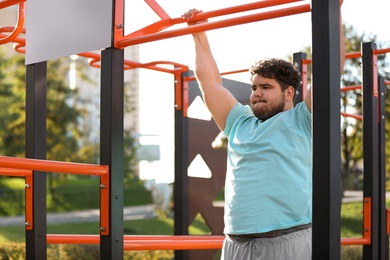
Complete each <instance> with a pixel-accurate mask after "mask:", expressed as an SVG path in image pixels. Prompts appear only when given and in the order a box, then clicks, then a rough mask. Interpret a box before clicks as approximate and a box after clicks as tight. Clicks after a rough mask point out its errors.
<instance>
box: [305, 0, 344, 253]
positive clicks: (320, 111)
mask: <svg viewBox="0 0 390 260" xmlns="http://www.w3.org/2000/svg"><path fill="white" fill-rule="evenodd" d="M339 5H340V3H339V0H313V1H312V33H313V39H312V42H313V45H312V48H313V63H312V66H313V67H312V69H313V90H312V91H313V234H312V236H313V237H312V241H313V245H312V248H313V259H331V260H336V259H340V222H341V220H340V211H341V198H340V197H341V180H340V174H341V153H340V144H341V140H340V138H341V133H340V96H341V94H340V17H339V16H340V6H339Z"/></svg>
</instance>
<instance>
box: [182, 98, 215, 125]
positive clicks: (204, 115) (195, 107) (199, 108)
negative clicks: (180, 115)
mask: <svg viewBox="0 0 390 260" xmlns="http://www.w3.org/2000/svg"><path fill="white" fill-rule="evenodd" d="M187 115H188V117H189V118H195V119H200V120H206V121H210V120H211V118H212V117H211V114H210V112H209V111H208V110H207V108H206V106H205V104H204V103H203V100H202V98H201V97H200V96H196V98H195V99H194V101H193V102H192V103H191V104H190V105H189V106H188V109H187Z"/></svg>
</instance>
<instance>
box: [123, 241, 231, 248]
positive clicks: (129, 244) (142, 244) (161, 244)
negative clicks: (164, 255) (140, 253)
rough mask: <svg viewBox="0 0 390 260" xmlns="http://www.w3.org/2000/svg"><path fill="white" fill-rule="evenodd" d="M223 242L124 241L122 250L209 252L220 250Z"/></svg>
mask: <svg viewBox="0 0 390 260" xmlns="http://www.w3.org/2000/svg"><path fill="white" fill-rule="evenodd" d="M222 244H223V240H221V241H217V240H211V241H210V240H195V241H194V240H180V241H177V240H170V241H169V240H155V241H153V240H139V241H124V246H123V249H124V250H209V249H221V248H222Z"/></svg>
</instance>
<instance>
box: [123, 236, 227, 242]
mask: <svg viewBox="0 0 390 260" xmlns="http://www.w3.org/2000/svg"><path fill="white" fill-rule="evenodd" d="M123 239H124V241H131V240H210V241H213V240H216V241H221V240H223V239H225V236H211V235H206V236H202V235H199V236H197V235H174V236H172V235H125V236H123Z"/></svg>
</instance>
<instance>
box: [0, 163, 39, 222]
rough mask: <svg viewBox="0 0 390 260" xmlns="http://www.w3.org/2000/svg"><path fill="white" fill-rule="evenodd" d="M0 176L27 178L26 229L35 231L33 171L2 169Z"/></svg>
mask: <svg viewBox="0 0 390 260" xmlns="http://www.w3.org/2000/svg"><path fill="white" fill-rule="evenodd" d="M0 175H6V176H13V177H24V178H25V190H26V195H25V197H26V202H25V204H26V206H25V210H26V212H25V216H26V221H25V223H26V229H27V230H32V229H33V223H34V222H33V210H32V209H33V181H32V171H30V170H21V169H11V168H1V167H0Z"/></svg>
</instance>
